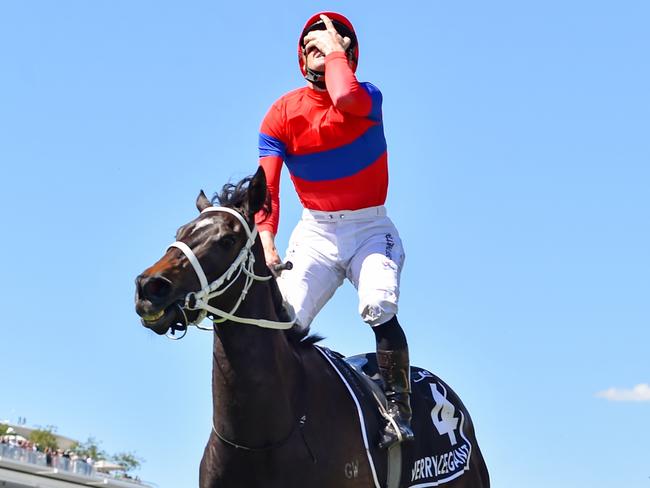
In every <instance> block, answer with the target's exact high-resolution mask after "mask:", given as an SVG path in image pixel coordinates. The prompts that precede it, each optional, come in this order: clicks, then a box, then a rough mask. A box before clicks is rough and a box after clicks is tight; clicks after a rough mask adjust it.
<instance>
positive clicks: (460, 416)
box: [317, 346, 483, 488]
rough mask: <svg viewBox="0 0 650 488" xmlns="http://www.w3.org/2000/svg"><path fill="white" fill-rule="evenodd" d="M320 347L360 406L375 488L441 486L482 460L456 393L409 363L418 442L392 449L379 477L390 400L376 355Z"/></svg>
mask: <svg viewBox="0 0 650 488" xmlns="http://www.w3.org/2000/svg"><path fill="white" fill-rule="evenodd" d="M317 348H318V350H319V352H320V353H321V354H322V355H323V356H324V357H325V359H327V361H328V362H329V363H330V365H331V366H332V367H333V368H334V369H335V370H336V372H337V373H338V375H339V377H340V378H341V381H343V383H344V384H345V385H346V387H347V389H348V392H349V393H350V395H351V397H352V398H353V400H354V403H355V404H356V406H357V412H358V415H359V422H360V425H361V435H363V436H364V444H365V446H366V449H367V453H368V460H369V462H370V464H371V468H372V469H373V472H374V473H375V484H376V485H377V488H380V487H386V488H397V487H408V488H425V487H433V486H441V485H444V484H445V483H449V482H451V481H453V480H456V479H457V478H460V477H462V476H463V474H465V473H466V472H468V471H469V469H470V463H475V462H476V461H477V460H478V458H480V459H481V462H483V461H482V455H481V452H480V450H479V449H478V446H477V445H475V434H474V428H473V425H472V421H471V419H470V417H469V414H468V412H467V409H466V408H465V406H464V405H463V403H462V402H461V400H460V399H459V398H458V396H457V395H456V393H455V392H454V391H453V390H452V389H451V388H450V387H449V386H448V385H447V384H446V383H445V382H443V381H442V380H441V379H440V378H438V377H437V376H436V375H434V374H433V373H431V372H429V371H427V370H424V369H422V368H417V367H411V389H412V394H411V406H412V408H413V420H412V427H413V431H414V432H415V440H414V441H412V442H406V443H403V444H400V445H397V446H395V447H393V448H391V449H390V450H389V456H388V458H389V459H388V467H387V469H386V470H385V471H386V472H385V473H383V475H377V473H379V472H380V471H384V470H382V469H381V466H382V464H381V463H384V465H385V463H386V460H385V456H386V450H385V449H384V450H380V449H377V444H378V440H379V431H380V429H379V427H380V426H382V423H383V422H385V420H384V419H382V416H384V415H385V411H383V410H384V409H385V407H386V398H385V396H384V394H383V389H382V388H381V376H380V375H379V370H378V368H377V360H376V356H375V354H374V353H372V354H362V355H358V356H353V357H349V358H344V357H343V356H342V355H340V354H339V353H337V352H334V351H331V350H329V349H327V348H325V347H321V346H317ZM382 411H383V412H382ZM382 456H383V457H384V458H383V459H382ZM473 458H477V459H473ZM379 480H381V482H380V481H379ZM458 481H460V480H458Z"/></svg>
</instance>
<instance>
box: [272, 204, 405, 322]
mask: <svg viewBox="0 0 650 488" xmlns="http://www.w3.org/2000/svg"><path fill="white" fill-rule="evenodd" d="M404 257H405V256H404V248H403V246H402V241H401V240H400V237H399V234H398V233H397V229H396V228H395V226H394V225H393V223H392V222H391V220H390V219H389V218H388V217H387V216H386V209H385V208H384V207H383V206H380V207H370V208H365V209H361V210H354V211H350V210H346V211H337V212H321V211H315V210H304V211H303V216H302V220H301V221H300V222H298V225H297V226H296V228H295V229H294V231H293V233H292V234H291V238H290V240H289V248H288V250H287V255H286V259H285V260H286V261H291V262H292V263H293V269H291V270H285V271H283V272H282V275H281V277H280V278H279V280H278V284H279V286H280V290H281V292H282V295H283V297H284V300H285V302H286V305H288V307H287V308H289V309H290V311H292V312H293V313H294V314H295V315H296V319H297V322H298V324H299V325H300V326H302V327H303V328H309V326H310V324H311V322H312V320H314V317H315V316H316V314H318V312H319V311H320V310H321V309H322V308H323V306H325V304H326V303H327V302H328V300H329V299H330V298H331V297H332V295H334V292H335V291H336V289H337V288H338V287H339V286H341V284H342V283H343V281H344V280H345V278H347V279H348V280H350V282H351V283H352V284H353V285H354V287H355V288H356V289H357V292H358V294H359V314H360V315H361V318H362V319H363V321H364V322H366V323H367V324H369V325H371V326H376V325H381V324H383V323H385V322H387V321H389V320H390V319H391V318H393V317H394V316H395V314H396V313H397V302H398V299H399V281H400V274H401V272H402V267H403V265H404Z"/></svg>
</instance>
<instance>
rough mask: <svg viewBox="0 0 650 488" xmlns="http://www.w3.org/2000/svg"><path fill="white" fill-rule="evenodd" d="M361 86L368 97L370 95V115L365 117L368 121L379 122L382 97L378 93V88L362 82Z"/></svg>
mask: <svg viewBox="0 0 650 488" xmlns="http://www.w3.org/2000/svg"><path fill="white" fill-rule="evenodd" d="M361 86H362V87H363V88H364V90H366V92H368V95H370V99H371V100H372V107H370V113H369V114H368V115H367V117H368V118H369V119H370V120H375V121H377V122H381V102H382V100H383V98H384V97H383V96H382V94H381V92H380V91H379V88H377V87H376V86H375V85H373V84H372V83H367V82H364V83H361Z"/></svg>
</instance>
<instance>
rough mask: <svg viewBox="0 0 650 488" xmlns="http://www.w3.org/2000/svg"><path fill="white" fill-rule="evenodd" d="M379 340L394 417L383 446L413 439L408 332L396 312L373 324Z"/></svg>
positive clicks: (381, 370) (379, 358) (379, 360)
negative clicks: (386, 320)
mask: <svg viewBox="0 0 650 488" xmlns="http://www.w3.org/2000/svg"><path fill="white" fill-rule="evenodd" d="M372 330H373V331H374V333H375V338H376V341H377V365H378V366H379V373H380V375H381V377H382V379H383V380H384V390H385V392H386V398H387V399H388V413H389V415H390V416H391V418H392V421H389V422H388V423H387V424H386V427H385V428H384V431H383V432H382V437H381V439H380V442H379V445H380V447H390V446H392V445H393V444H395V443H397V442H404V441H410V440H412V439H413V437H414V435H413V430H412V429H411V413H412V412H411V402H410V395H411V381H410V379H411V378H410V365H409V352H408V344H407V342H406V336H405V335H404V331H403V330H402V327H401V326H400V325H399V322H398V321H397V316H394V317H393V318H392V319H390V320H389V321H388V322H386V323H384V324H381V325H377V326H375V327H373V328H372Z"/></svg>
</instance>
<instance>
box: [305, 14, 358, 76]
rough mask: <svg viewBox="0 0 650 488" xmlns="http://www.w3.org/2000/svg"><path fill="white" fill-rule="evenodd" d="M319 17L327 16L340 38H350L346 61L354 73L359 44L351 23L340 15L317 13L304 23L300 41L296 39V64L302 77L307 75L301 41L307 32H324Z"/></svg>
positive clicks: (323, 25) (322, 23)
mask: <svg viewBox="0 0 650 488" xmlns="http://www.w3.org/2000/svg"><path fill="white" fill-rule="evenodd" d="M321 15H327V17H329V18H330V19H331V21H332V24H334V28H335V29H336V32H338V33H339V34H340V35H341V37H349V38H350V41H351V42H350V46H349V47H348V49H347V51H346V54H347V56H348V59H349V60H350V61H351V62H352V71H356V69H357V63H358V60H359V43H358V41H357V34H356V32H354V27H353V26H352V22H350V21H349V20H348V19H347V18H346V17H345V16H344V15H341V14H339V13H336V12H318V13H317V14H314V15H312V16H311V17H310V18H309V20H308V21H307V22H306V23H305V27H303V29H302V32H301V33H300V39H298V64H299V65H300V71H301V72H302V74H303V76H306V75H307V67H306V66H305V62H304V59H303V50H304V47H305V46H304V44H303V39H304V38H305V36H306V35H307V33H308V32H311V31H313V30H325V23H324V22H323V20H322V19H321V18H320V16H321Z"/></svg>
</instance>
